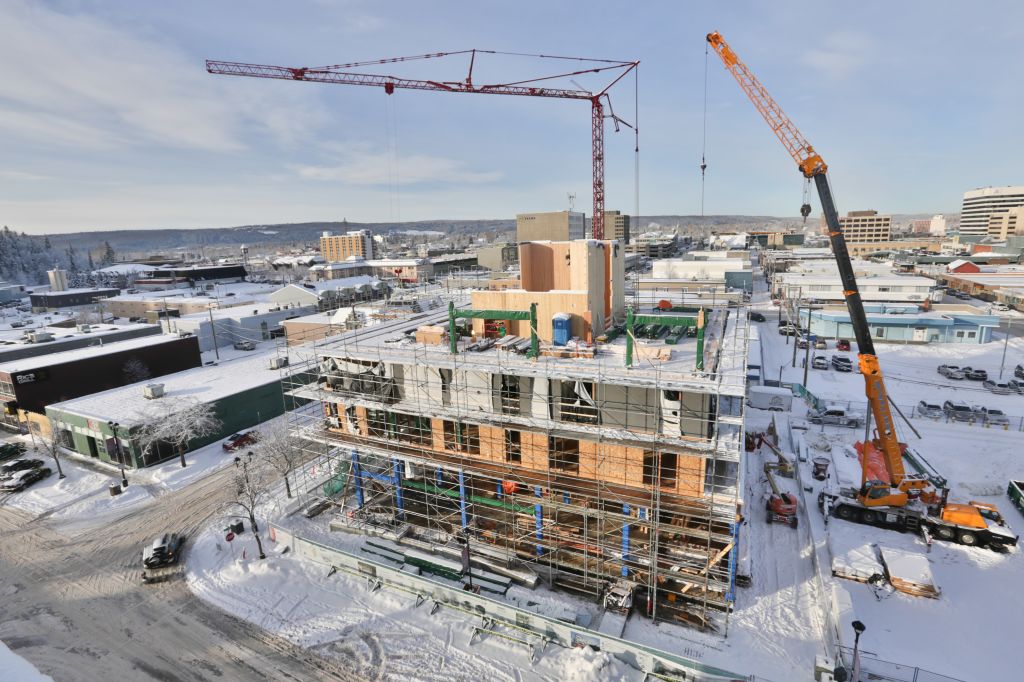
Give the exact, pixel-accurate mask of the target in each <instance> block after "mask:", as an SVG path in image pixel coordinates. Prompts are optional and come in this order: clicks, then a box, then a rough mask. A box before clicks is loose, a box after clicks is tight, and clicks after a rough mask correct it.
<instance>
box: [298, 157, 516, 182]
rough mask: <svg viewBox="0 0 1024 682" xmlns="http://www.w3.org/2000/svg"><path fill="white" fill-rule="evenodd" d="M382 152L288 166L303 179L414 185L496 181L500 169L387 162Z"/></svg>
mask: <svg viewBox="0 0 1024 682" xmlns="http://www.w3.org/2000/svg"><path fill="white" fill-rule="evenodd" d="M389 159H390V157H389V156H388V155H387V154H385V153H381V154H371V153H367V152H357V153H353V154H348V155H347V156H346V158H345V160H344V161H343V162H342V163H340V164H336V165H330V166H311V165H303V166H291V169H292V170H293V171H294V172H295V173H296V174H297V175H299V177H302V178H305V179H307V180H324V181H334V182H343V183H347V184H351V185H366V186H374V185H376V186H390V185H392V184H397V185H416V184H421V183H426V182H440V183H459V184H481V183H487V182H495V181H497V180H500V179H501V177H502V173H501V172H500V171H475V170H470V169H467V168H466V167H465V164H463V163H462V162H460V161H455V160H454V159H446V158H443V157H437V156H426V155H419V154H418V155H413V156H403V157H400V158H398V160H397V163H395V162H394V161H389Z"/></svg>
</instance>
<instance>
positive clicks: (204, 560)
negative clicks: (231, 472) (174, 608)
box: [187, 522, 643, 682]
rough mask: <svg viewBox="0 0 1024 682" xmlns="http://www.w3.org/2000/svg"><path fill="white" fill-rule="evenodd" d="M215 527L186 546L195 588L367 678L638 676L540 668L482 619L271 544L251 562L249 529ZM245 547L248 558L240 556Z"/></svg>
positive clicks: (578, 663)
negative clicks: (226, 531)
mask: <svg viewBox="0 0 1024 682" xmlns="http://www.w3.org/2000/svg"><path fill="white" fill-rule="evenodd" d="M223 525H224V523H222V522H221V523H214V524H212V525H211V527H210V528H209V529H207V531H206V532H205V533H203V534H202V535H200V536H199V537H198V538H197V539H196V541H195V543H194V544H193V545H192V546H191V547H190V548H189V550H188V555H187V556H188V558H187V580H188V585H189V587H190V588H191V589H192V591H193V592H194V593H195V594H196V595H197V596H199V597H200V598H201V599H203V600H205V601H208V602H210V603H212V604H214V605H216V606H218V607H219V608H221V609H224V610H225V611H228V612H229V613H231V614H233V615H235V616H237V617H240V618H243V619H245V620H248V621H249V622H252V623H254V624H256V625H258V626H259V627H261V628H263V629H265V630H268V631H270V632H273V633H275V634H278V635H280V636H282V637H285V638H286V639H288V640H290V641H292V642H295V643H296V644H299V645H301V646H304V647H308V648H312V649H316V650H317V651H319V652H320V653H322V654H324V655H326V656H329V657H335V658H341V659H343V660H344V661H345V664H346V665H347V666H350V667H351V668H352V669H353V671H354V672H356V673H357V674H358V675H360V676H361V677H363V678H365V679H388V680H401V679H403V678H409V679H417V680H423V679H437V680H441V679H486V680H497V681H507V682H512V681H513V680H520V679H548V680H564V681H566V682H592V681H598V682H600V681H602V680H607V681H608V682H611V681H613V680H615V681H618V680H640V679H642V677H643V674H642V673H640V672H639V671H635V670H632V669H631V668H629V667H628V666H626V665H625V664H623V663H621V662H619V661H617V660H615V659H613V658H612V657H610V656H609V655H607V654H601V653H597V652H594V651H591V650H589V649H572V650H568V649H562V648H560V647H557V646H549V647H547V649H546V650H545V652H544V654H543V655H542V656H540V658H539V660H538V662H537V663H536V664H534V663H532V662H531V657H532V651H531V649H529V648H528V647H526V646H524V645H520V644H516V643H511V642H508V641H506V640H504V639H502V638H499V637H491V636H487V635H484V636H483V637H479V636H478V637H477V639H476V640H474V643H473V645H472V646H470V645H469V642H470V638H471V637H472V636H473V627H474V626H475V625H477V624H479V620H478V619H475V618H471V617H468V616H466V615H464V614H461V613H459V612H457V611H451V610H449V609H447V608H442V609H440V610H438V611H437V612H436V613H435V614H433V615H431V614H430V606H429V604H423V605H421V606H419V607H417V606H416V600H415V597H414V596H413V595H408V594H405V593H402V592H395V591H391V590H388V589H386V588H385V589H381V590H378V591H376V592H372V591H371V589H370V587H369V586H367V584H366V583H365V581H361V580H358V579H356V578H354V577H351V576H349V575H348V574H346V573H344V572H338V573H335V574H334V575H331V576H328V575H327V573H328V570H327V569H326V568H325V567H324V566H322V565H319V564H316V563H313V562H310V561H307V560H303V559H299V558H296V557H294V556H292V555H290V554H281V553H280V548H278V547H277V546H276V545H275V544H274V543H272V542H269V541H268V542H267V544H266V547H267V556H268V558H267V559H266V560H263V561H260V560H257V559H254V557H255V556H256V543H255V542H254V540H253V536H252V534H251V533H250V532H249V530H248V527H247V529H246V532H245V533H243V534H242V535H240V536H238V537H237V538H236V539H235V540H234V542H233V543H230V544H229V543H227V542H226V541H225V540H224V537H223V536H222V535H221V533H220V531H219V530H218V528H219V527H221V526H223ZM243 553H244V555H245V558H244V559H243V558H242V557H243Z"/></svg>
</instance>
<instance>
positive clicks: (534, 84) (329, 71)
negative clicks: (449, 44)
mask: <svg viewBox="0 0 1024 682" xmlns="http://www.w3.org/2000/svg"><path fill="white" fill-rule="evenodd" d="M481 54H490V55H503V54H505V55H507V54H510V53H504V52H498V51H496V50H477V49H472V50H460V51H456V52H434V53H429V54H422V55H413V56H409V57H393V58H390V59H377V60H372V61H362V62H350V63H348V64H335V65H333V66H320V67H314V68H309V67H299V68H295V67H287V66H270V65H266V64H247V63H243V62H225V61H215V60H207V61H206V70H207V71H208V72H209V73H212V74H219V75H225V76H247V77H250V78H274V79H278V80H292V81H309V82H313V83H332V84H336V85H363V86H370V87H379V88H383V89H384V92H385V93H386V94H388V95H391V94H393V93H394V92H395V90H396V89H405V90H430V91H434V92H449V93H467V94H469V93H472V94H482V95H513V96H519V97H548V98H556V99H571V100H583V101H589V102H590V108H591V160H592V170H593V193H594V215H593V218H592V225H593V237H594V238H595V239H604V196H605V191H604V121H605V118H610V119H612V122H613V123H614V124H615V127H616V129H618V124H619V123H622V124H624V125H627V126H629V124H628V123H627V122H626V121H624V120H623V119H621V118H619V117H618V116H616V115H615V113H614V111H612V110H611V100H610V99H609V95H608V91H609V90H610V89H611V87H612V86H614V85H615V84H616V83H618V82H619V81H621V80H622V79H623V78H625V77H626V75H627V74H629V73H630V72H631V71H633V70H634V69H636V68H637V67H638V66H639V65H640V62H639V61H614V60H607V59H586V58H582V57H561V56H554V55H520V54H517V55H515V56H528V57H537V58H543V59H555V60H562V61H571V62H585V63H588V64H592V66H589V67H588V68H583V69H578V70H574V71H569V72H565V73H556V74H552V75H547V76H540V77H532V78H527V79H524V80H519V81H513V82H507V83H491V84H485V85H478V84H476V83H474V82H473V69H474V67H475V65H476V61H477V56H478V55H481ZM456 55H469V68H468V70H467V73H466V77H465V79H464V80H461V81H443V80H424V79H415V78H400V77H396V76H391V75H383V74H373V73H364V72H361V71H356V70H355V69H359V68H363V67H367V66H381V65H384V64H396V63H400V62H410V61H416V60H425V59H438V58H443V57H451V56H456ZM601 73H606V74H608V75H610V76H611V80H610V82H608V83H607V84H606V85H605V86H604V87H602V88H601V89H599V90H596V91H594V90H587V89H585V88H582V87H578V86H577V87H574V88H564V87H545V86H542V85H541V83H545V82H549V81H554V80H565V79H569V80H571V79H572V77H573V76H579V75H582V74H601ZM573 85H576V83H575V82H573ZM606 103H607V104H608V111H609V113H608V114H605V105H606ZM630 127H632V126H630Z"/></svg>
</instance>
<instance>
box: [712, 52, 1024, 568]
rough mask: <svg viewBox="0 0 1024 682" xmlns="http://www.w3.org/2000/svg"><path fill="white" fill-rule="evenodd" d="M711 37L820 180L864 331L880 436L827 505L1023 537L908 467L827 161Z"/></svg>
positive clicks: (962, 534)
mask: <svg viewBox="0 0 1024 682" xmlns="http://www.w3.org/2000/svg"><path fill="white" fill-rule="evenodd" d="M707 41H708V44H709V45H710V47H711V48H712V49H714V51H715V53H716V54H717V55H718V56H719V58H720V59H721V60H722V63H723V64H724V65H725V68H726V70H728V71H729V73H731V74H732V75H733V77H734V78H735V79H736V82H737V83H739V85H740V88H742V89H743V91H744V92H745V93H746V94H747V97H748V98H749V99H750V101H751V102H752V103H753V104H754V107H755V108H756V109H757V110H758V112H759V113H760V114H761V116H762V117H763V118H764V120H765V122H766V123H767V124H768V125H769V127H771V129H772V130H773V131H774V132H775V136H776V137H777V138H778V139H779V141H780V142H781V143H782V145H783V146H784V147H785V148H786V151H788V152H789V155H790V156H791V157H792V158H793V160H794V161H796V164H797V168H798V169H799V170H800V172H801V173H803V175H804V177H805V178H807V179H808V180H813V181H814V185H815V187H816V189H817V191H818V199H819V201H820V202H821V210H822V213H823V214H824V215H825V223H826V226H827V227H828V237H829V242H830V243H831V245H832V253H833V255H834V256H835V259H836V264H837V265H838V267H839V277H840V280H841V282H842V285H843V296H844V298H845V299H846V307H847V310H849V313H850V322H851V323H852V325H853V331H854V335H855V337H856V339H857V351H858V355H857V357H858V360H859V363H858V364H859V368H860V373H861V374H862V375H863V376H864V392H865V394H866V395H867V398H868V403H869V404H870V406H871V414H872V416H873V417H874V422H875V431H874V438H873V439H872V440H871V441H870V442H865V443H858V444H857V446H856V448H857V451H858V454H859V455H860V460H861V471H862V476H861V486H860V488H859V489H857V490H846V491H840V492H839V493H837V494H830V493H825V492H823V493H822V496H821V497H820V498H819V505H820V506H821V507H822V509H823V511H825V512H826V513H832V514H834V515H835V516H837V517H839V518H842V519H846V520H850V521H858V522H861V523H867V524H870V525H875V526H882V527H889V528H895V529H898V530H914V531H919V532H923V533H925V534H926V536H927V535H928V534H932V535H935V536H937V537H939V538H942V539H944V540H951V541H956V542H960V543H962V544H965V545H987V546H989V547H991V548H993V549H1002V548H1004V547H1007V546H1012V545H1016V544H1017V536H1016V535H1014V534H1013V532H1012V531H1010V529H1009V528H1008V527H1007V526H1006V524H1005V522H1004V521H1003V519H1002V516H1001V515H1000V514H999V510H998V509H996V508H995V507H993V506H992V505H987V504H983V503H976V502H971V503H969V504H951V503H949V502H947V500H946V498H947V493H948V491H947V490H945V489H943V490H937V489H936V488H935V486H934V485H932V483H931V481H929V479H928V478H927V477H924V476H920V475H912V474H909V473H908V472H907V470H906V468H905V467H904V465H903V453H904V450H905V449H906V445H905V444H903V443H900V441H899V438H898V437H897V435H896V425H895V422H894V420H893V415H892V411H891V410H890V409H889V398H888V395H887V393H886V390H885V381H884V379H883V378H882V369H881V367H880V366H879V363H878V356H877V355H875V344H874V341H873V339H872V338H871V330H870V328H869V327H868V321H867V316H866V315H865V313H864V304H863V302H862V301H861V298H860V292H859V290H858V288H857V279H856V278H855V277H854V274H853V264H852V263H851V262H850V252H849V250H848V249H847V247H846V238H845V237H844V236H843V230H842V227H841V226H840V224H839V213H838V212H837V210H836V206H835V201H834V200H833V198H832V190H831V188H830V187H829V184H828V176H827V171H828V166H827V164H826V163H825V160H824V159H823V158H822V157H821V155H820V154H819V153H818V152H817V151H815V150H814V147H812V146H811V145H810V143H809V142H808V141H807V140H806V139H805V138H804V136H803V135H802V134H801V133H800V131H799V130H798V129H797V127H796V126H795V125H793V122H792V121H790V120H789V118H788V117H787V116H786V114H785V113H784V112H783V111H782V107H780V106H779V105H778V103H776V102H775V100H774V99H772V97H771V95H769V94H768V91H767V90H766V89H765V87H764V86H763V85H761V83H760V81H758V80H757V77H756V76H754V74H753V73H752V72H751V71H750V69H748V68H747V66H746V65H745V64H744V63H743V62H742V61H740V58H739V57H738V56H737V55H736V53H735V52H734V51H733V50H732V48H731V47H729V45H728V43H726V42H725V39H724V38H723V37H722V35H721V34H720V33H718V32H715V33H709V34H708V36H707ZM801 213H802V214H803V216H804V218H806V217H807V215H808V214H809V213H810V206H809V205H808V204H806V203H805V204H804V205H803V207H801Z"/></svg>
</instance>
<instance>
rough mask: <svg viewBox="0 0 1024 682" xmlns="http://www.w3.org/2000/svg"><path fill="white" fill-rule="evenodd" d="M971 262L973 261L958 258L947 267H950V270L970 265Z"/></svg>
mask: <svg viewBox="0 0 1024 682" xmlns="http://www.w3.org/2000/svg"><path fill="white" fill-rule="evenodd" d="M970 264H971V261H969V260H965V259H963V258H957V259H956V260H955V261H953V262H951V263H950V264H949V265H948V266H946V267H948V268H949V269H950V270H956V269H957V268H958V267H960V266H961V265H970Z"/></svg>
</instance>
